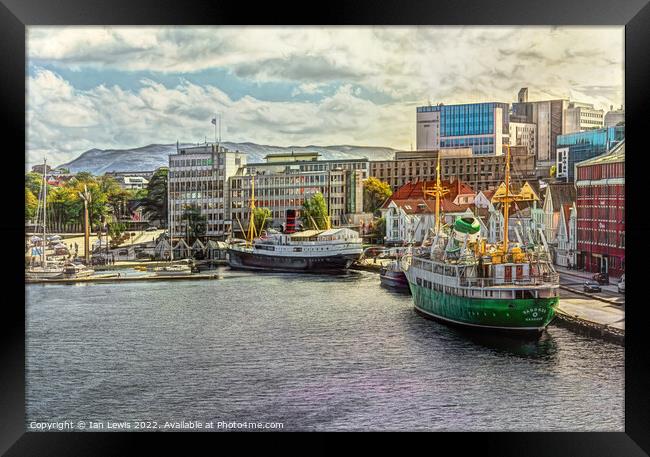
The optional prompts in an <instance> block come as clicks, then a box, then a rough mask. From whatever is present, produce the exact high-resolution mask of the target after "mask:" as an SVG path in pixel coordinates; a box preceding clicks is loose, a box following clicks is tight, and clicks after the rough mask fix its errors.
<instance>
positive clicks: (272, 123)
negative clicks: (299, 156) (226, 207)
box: [27, 69, 414, 165]
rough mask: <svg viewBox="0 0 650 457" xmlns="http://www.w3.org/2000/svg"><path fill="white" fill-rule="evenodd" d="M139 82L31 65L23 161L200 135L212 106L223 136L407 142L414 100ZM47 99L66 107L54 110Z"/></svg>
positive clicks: (345, 90) (342, 91)
mask: <svg viewBox="0 0 650 457" xmlns="http://www.w3.org/2000/svg"><path fill="white" fill-rule="evenodd" d="M142 82H143V87H141V88H140V89H138V90H123V89H121V88H120V87H118V86H112V87H109V86H105V85H100V86H97V87H95V88H93V89H90V90H76V89H74V88H73V87H71V86H70V85H69V84H68V83H67V82H66V81H65V80H63V79H62V78H61V77H60V76H59V75H57V74H56V73H54V72H52V71H50V70H43V69H40V70H38V71H37V72H36V74H35V75H34V76H33V77H30V78H29V80H28V97H27V106H28V113H29V114H28V157H27V158H28V162H29V164H30V165H32V164H35V163H39V162H41V161H42V158H43V156H47V157H48V158H50V160H52V159H54V160H55V161H56V163H57V164H60V163H63V162H66V161H68V160H71V159H73V158H74V157H76V156H77V155H78V154H79V153H81V152H83V151H85V150H87V149H91V148H101V149H104V148H115V147H118V146H123V147H137V146H143V145H146V144H151V143H173V142H175V141H176V140H177V139H178V140H180V141H181V142H196V141H203V139H204V137H207V138H211V137H212V135H213V126H212V125H211V123H210V120H211V119H212V116H213V115H214V113H215V112H220V113H222V114H223V130H222V136H223V138H224V139H225V140H228V141H236V142H244V141H251V142H257V143H263V144H274V145H280V146H289V145H301V144H303V145H307V144H350V143H351V144H363V145H376V146H383V145H388V146H390V145H396V146H397V145H401V144H404V143H405V142H406V143H408V141H409V137H410V124H412V122H413V119H414V114H413V112H414V109H413V107H409V106H405V105H402V104H397V105H377V104H375V103H373V102H371V101H369V100H364V99H361V98H359V97H358V93H356V92H357V91H355V89H354V88H353V87H352V86H351V85H343V86H341V87H339V89H338V90H337V91H336V92H334V93H333V94H332V95H330V96H327V97H323V98H322V99H321V100H320V101H318V102H307V101H286V102H271V101H263V100H258V99H256V98H253V97H251V96H245V97H242V98H241V99H239V100H236V101H235V100H232V99H230V98H229V97H228V96H227V95H226V94H224V93H223V92H222V91H221V90H220V89H219V88H217V87H214V86H199V85H196V84H192V83H190V82H188V81H182V82H181V83H180V84H179V85H177V86H176V87H171V88H168V87H165V86H164V85H162V84H159V83H156V82H155V81H151V80H144V81H142ZM53 104H54V105H53ZM50 106H56V107H61V106H67V107H69V109H67V110H62V112H61V115H56V113H54V112H53V111H52V109H51V108H50ZM395 116H397V119H394V117H395ZM388 119H392V121H391V123H390V125H385V123H386V120H388ZM89 120H92V122H91V121H89Z"/></svg>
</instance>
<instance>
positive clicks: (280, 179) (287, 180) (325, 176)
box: [229, 167, 363, 232]
mask: <svg viewBox="0 0 650 457" xmlns="http://www.w3.org/2000/svg"><path fill="white" fill-rule="evenodd" d="M243 170H244V167H243V168H242V169H241V170H240V173H238V174H237V175H236V176H233V177H231V178H230V195H229V201H230V208H229V210H230V214H231V216H232V221H233V226H232V230H233V232H241V231H242V229H243V230H246V227H247V226H248V220H249V215H250V201H251V196H252V185H253V180H254V184H255V206H256V207H258V208H268V209H269V210H270V211H271V217H270V219H269V220H268V221H267V222H266V224H265V226H266V227H271V228H276V229H281V228H282V226H283V224H284V223H285V222H286V214H287V210H294V211H295V212H296V218H298V219H299V218H300V216H301V211H302V205H303V203H304V202H305V200H306V199H309V198H311V197H313V196H314V195H315V194H316V193H321V194H322V195H323V197H324V199H325V202H326V204H327V207H328V214H329V215H330V218H331V223H332V226H340V225H345V224H348V223H350V217H349V216H350V215H351V214H358V213H361V212H363V183H362V181H363V178H362V175H363V172H362V171H361V170H344V169H341V168H337V169H328V170H317V171H314V170H312V171H300V170H294V169H289V170H283V171H273V170H265V171H261V172H255V173H247V174H243V173H241V172H242V171H243Z"/></svg>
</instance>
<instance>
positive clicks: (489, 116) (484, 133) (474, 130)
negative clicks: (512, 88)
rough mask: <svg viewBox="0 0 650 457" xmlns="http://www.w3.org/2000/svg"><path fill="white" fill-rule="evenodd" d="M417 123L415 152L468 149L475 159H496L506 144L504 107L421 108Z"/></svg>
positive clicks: (498, 104)
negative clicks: (476, 157) (487, 157)
mask: <svg viewBox="0 0 650 457" xmlns="http://www.w3.org/2000/svg"><path fill="white" fill-rule="evenodd" d="M416 122H417V125H416V143H417V149H418V150H433V149H446V148H465V147H468V148H471V149H472V153H473V154H474V155H480V156H485V155H494V154H496V155H499V154H502V153H503V148H502V146H503V145H504V144H508V141H509V140H508V136H509V127H508V123H509V118H508V104H507V103H497V102H490V103H469V104H464V105H443V104H438V105H435V106H420V107H418V108H417V110H416Z"/></svg>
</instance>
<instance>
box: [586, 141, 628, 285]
mask: <svg viewBox="0 0 650 457" xmlns="http://www.w3.org/2000/svg"><path fill="white" fill-rule="evenodd" d="M575 176H576V190H577V193H576V196H577V198H576V207H577V210H578V217H577V223H576V226H577V231H578V233H577V251H578V252H577V256H576V260H577V262H578V266H579V267H584V268H585V270H586V271H590V272H594V273H595V272H601V271H602V272H608V273H609V274H610V276H620V275H621V274H622V273H624V272H625V141H623V142H621V144H619V145H618V146H616V147H615V148H614V149H612V150H611V151H610V152H608V153H606V154H603V155H600V156H598V157H594V158H593V159H589V160H585V161H584V162H579V163H577V164H576V173H575Z"/></svg>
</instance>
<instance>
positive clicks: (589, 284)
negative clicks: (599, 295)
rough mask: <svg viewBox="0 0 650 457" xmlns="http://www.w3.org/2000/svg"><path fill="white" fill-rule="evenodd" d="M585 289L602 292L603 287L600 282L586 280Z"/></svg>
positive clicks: (586, 290)
mask: <svg viewBox="0 0 650 457" xmlns="http://www.w3.org/2000/svg"><path fill="white" fill-rule="evenodd" d="M583 290H584V291H585V292H602V288H601V287H600V286H599V285H598V284H595V283H593V282H586V283H585V285H584V287H583Z"/></svg>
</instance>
